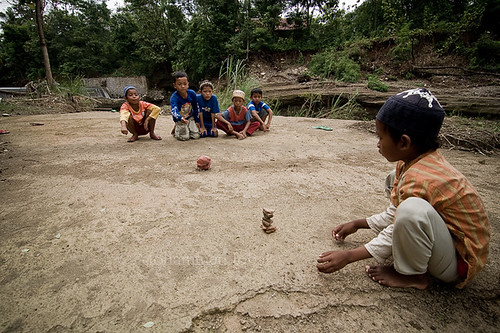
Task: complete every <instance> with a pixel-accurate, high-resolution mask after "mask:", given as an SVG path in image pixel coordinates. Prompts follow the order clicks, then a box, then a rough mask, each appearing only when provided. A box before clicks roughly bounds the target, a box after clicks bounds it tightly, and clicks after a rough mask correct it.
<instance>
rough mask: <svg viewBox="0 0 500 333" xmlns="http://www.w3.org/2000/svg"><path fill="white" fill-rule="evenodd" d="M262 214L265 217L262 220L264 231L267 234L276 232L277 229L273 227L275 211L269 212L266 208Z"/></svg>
mask: <svg viewBox="0 0 500 333" xmlns="http://www.w3.org/2000/svg"><path fill="white" fill-rule="evenodd" d="M262 214H264V217H263V218H262V225H261V227H262V230H264V231H265V233H266V234H270V233H272V232H275V231H276V227H275V226H274V225H273V216H274V210H268V209H265V208H262Z"/></svg>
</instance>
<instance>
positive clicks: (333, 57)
mask: <svg viewBox="0 0 500 333" xmlns="http://www.w3.org/2000/svg"><path fill="white" fill-rule="evenodd" d="M309 71H310V72H311V73H312V74H315V75H319V76H321V77H324V78H332V77H333V78H335V79H337V80H340V81H345V82H356V81H358V80H359V77H360V66H359V64H357V63H356V62H355V61H354V60H352V59H350V58H349V57H348V56H347V55H346V54H345V52H343V51H335V50H329V51H325V52H321V53H318V54H316V55H314V56H313V57H312V58H311V62H310V63H309Z"/></svg>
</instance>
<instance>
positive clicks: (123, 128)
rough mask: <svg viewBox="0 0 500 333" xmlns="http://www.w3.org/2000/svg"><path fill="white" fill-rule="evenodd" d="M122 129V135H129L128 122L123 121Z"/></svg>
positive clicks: (121, 122)
mask: <svg viewBox="0 0 500 333" xmlns="http://www.w3.org/2000/svg"><path fill="white" fill-rule="evenodd" d="M120 127H121V132H122V134H125V135H127V134H128V130H127V122H126V121H125V120H121V121H120Z"/></svg>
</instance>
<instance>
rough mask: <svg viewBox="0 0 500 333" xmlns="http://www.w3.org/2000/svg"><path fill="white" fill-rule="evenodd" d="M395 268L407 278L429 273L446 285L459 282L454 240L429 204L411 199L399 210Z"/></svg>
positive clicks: (393, 242)
mask: <svg viewBox="0 0 500 333" xmlns="http://www.w3.org/2000/svg"><path fill="white" fill-rule="evenodd" d="M392 256H393V258H394V268H395V269H396V271H397V272H399V273H401V274H404V275H416V274H424V273H426V272H429V273H430V274H431V275H432V276H434V277H435V278H437V279H439V280H442V281H444V282H455V281H457V280H458V279H459V276H458V272H457V257H456V250H455V245H454V243H453V238H452V237H451V234H450V232H449V230H448V228H447V227H446V224H445V222H444V221H443V219H442V218H441V216H440V215H439V214H438V212H437V211H436V210H435V209H434V207H432V206H431V204H429V203H428V202H427V201H425V200H424V199H421V198H417V197H411V198H408V199H406V200H405V201H403V202H402V203H401V204H399V206H398V208H397V210H396V219H395V221H394V230H393V235H392Z"/></svg>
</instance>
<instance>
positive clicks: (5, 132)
mask: <svg viewBox="0 0 500 333" xmlns="http://www.w3.org/2000/svg"><path fill="white" fill-rule="evenodd" d="M9 133H10V132H9V131H6V130H0V134H9Z"/></svg>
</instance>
